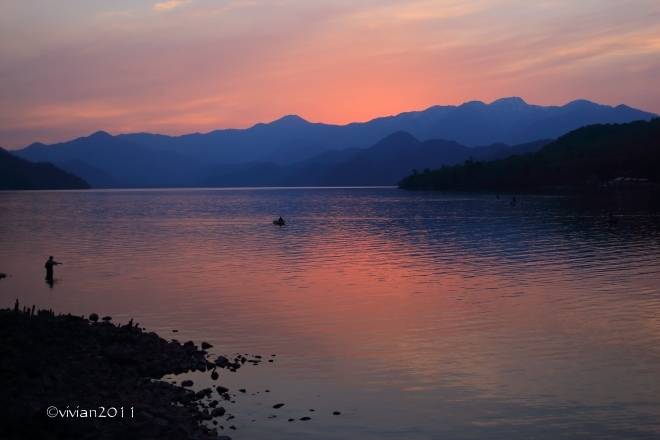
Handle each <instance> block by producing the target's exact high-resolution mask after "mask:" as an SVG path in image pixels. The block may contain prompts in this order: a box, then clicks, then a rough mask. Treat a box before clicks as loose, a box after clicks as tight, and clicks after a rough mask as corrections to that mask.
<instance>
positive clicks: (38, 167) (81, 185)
mask: <svg viewBox="0 0 660 440" xmlns="http://www.w3.org/2000/svg"><path fill="white" fill-rule="evenodd" d="M89 187H90V186H89V184H88V183H87V182H85V181H84V180H83V179H81V178H80V177H78V176H76V175H74V174H71V173H67V172H66V171H64V170H61V169H59V168H58V167H56V166H55V165H53V164H52V163H45V162H39V163H32V162H29V161H27V160H25V159H22V158H20V157H17V156H15V155H13V154H11V153H10V152H8V151H6V150H4V149H2V148H0V190H37V189H89Z"/></svg>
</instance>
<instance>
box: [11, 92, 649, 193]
mask: <svg viewBox="0 0 660 440" xmlns="http://www.w3.org/2000/svg"><path fill="white" fill-rule="evenodd" d="M652 116H653V115H652V114H651V113H647V112H643V111H640V110H636V109H632V108H630V107H628V106H625V105H620V106H617V107H610V106H603V105H599V104H594V103H592V102H589V101H585V100H577V101H573V102H570V103H568V104H566V105H564V106H561V107H541V106H535V105H528V104H527V103H525V101H524V100H522V99H521V98H517V97H513V98H502V99H498V100H497V101H494V102H492V103H490V104H485V103H483V102H480V101H471V102H467V103H464V104H462V105H459V106H433V107H430V108H428V109H426V110H423V111H415V112H407V113H401V114H399V115H396V116H387V117H381V118H376V119H373V120H371V121H368V122H364V123H351V124H347V125H343V126H339V125H329V124H322V123H310V122H307V121H305V120H304V119H303V118H301V117H299V116H296V115H287V116H284V117H282V118H280V119H278V120H276V121H273V122H270V123H267V124H264V123H260V124H256V125H254V126H253V127H250V128H248V129H228V130H215V131H212V132H210V133H207V134H200V133H193V134H187V135H183V136H165V135H153V134H148V133H134V134H124V135H118V136H111V135H109V134H108V133H105V132H102V131H101V132H96V133H94V134H92V135H91V136H88V137H82V138H78V139H75V140H73V141H69V142H63V143H59V144H55V145H43V144H40V143H35V144H32V145H30V146H29V147H27V148H25V149H23V150H19V151H15V154H16V155H18V156H21V157H23V158H26V159H28V160H31V161H35V162H36V161H49V162H53V163H57V164H61V165H62V166H64V167H68V169H69V170H72V171H73V170H75V171H77V172H78V173H80V174H81V175H84V177H85V178H86V179H88V180H89V181H90V182H94V183H93V185H94V186H95V187H107V186H112V185H116V186H121V187H166V186H175V187H176V186H199V185H210V186H244V185H248V186H255V185H260V186H261V185H266V186H270V185H279V184H282V183H283V182H298V183H297V184H299V185H305V186H306V185H318V184H319V182H330V181H333V182H337V181H338V180H337V179H338V177H336V176H338V175H341V174H342V172H339V171H337V170H344V172H343V176H344V179H345V180H346V181H347V182H349V181H350V182H355V181H358V180H360V181H362V180H363V179H361V178H359V179H358V177H356V176H350V175H349V174H351V173H359V172H360V171H358V170H359V169H360V167H361V166H362V167H363V168H364V169H363V170H362V172H363V173H366V174H365V175H370V176H378V178H377V179H376V177H374V179H375V180H374V182H375V181H376V180H377V181H379V182H380V181H384V180H386V179H385V177H384V176H390V177H391V179H392V181H391V184H394V183H395V182H396V181H397V180H399V179H400V178H402V177H403V176H405V175H406V174H408V173H410V171H411V170H412V169H413V168H418V169H424V168H427V167H431V168H433V167H440V166H442V165H452V164H455V163H459V162H462V161H464V160H465V159H467V158H468V157H470V156H473V157H474V158H478V159H485V158H487V157H491V158H495V157H502V156H501V155H502V154H509V155H510V154H519V153H524V152H527V151H536V150H535V149H537V148H540V146H539V145H541V146H542V144H543V143H544V142H546V143H547V141H538V140H539V139H554V138H556V137H558V136H560V135H562V134H564V133H566V132H568V131H570V130H572V129H574V128H577V127H580V126H582V125H585V124H586V123H593V122H628V121H632V120H636V119H650V118H651V117H652ZM535 142H541V144H536V143H535ZM508 145H517V146H516V147H515V148H516V149H511V147H508ZM525 145H526V146H525ZM354 157H360V158H363V159H365V160H366V162H364V161H353V162H350V164H344V165H341V166H339V165H340V164H341V163H343V162H345V161H350V160H352V159H353V158H354ZM366 163H368V164H369V165H366ZM264 164H268V165H264ZM360 164H361V165H360ZM349 165H350V166H349ZM372 166H373V167H372ZM374 167H375V168H374ZM331 169H333V170H334V171H331ZM374 169H377V170H379V171H378V172H376V171H374ZM330 172H332V173H334V174H333V175H334V176H335V177H333V178H332V179H330V178H328V179H325V177H324V176H325V174H326V173H330ZM324 179H325V180H324ZM113 182H115V183H113Z"/></svg>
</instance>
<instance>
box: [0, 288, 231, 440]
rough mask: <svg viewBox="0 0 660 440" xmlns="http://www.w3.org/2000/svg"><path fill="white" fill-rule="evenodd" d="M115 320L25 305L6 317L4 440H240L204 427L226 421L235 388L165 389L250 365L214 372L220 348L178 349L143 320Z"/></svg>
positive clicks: (1, 334)
mask: <svg viewBox="0 0 660 440" xmlns="http://www.w3.org/2000/svg"><path fill="white" fill-rule="evenodd" d="M107 318H109V319H107ZM111 319H112V318H110V317H106V319H102V320H100V321H99V320H98V316H96V315H95V314H92V315H90V317H89V319H85V317H80V316H73V315H71V314H67V315H62V314H59V315H55V313H54V312H53V311H52V310H35V306H32V307H23V308H21V307H20V304H19V302H18V300H16V304H15V306H14V308H13V309H0V438H8V439H14V438H15V439H30V438H35V439H59V438H101V439H150V438H165V439H172V440H174V439H177V440H178V439H182V440H184V439H198V440H205V439H216V440H231V438H230V437H227V436H223V435H220V434H219V433H218V429H217V428H208V427H206V426H205V425H203V424H202V422H203V421H213V423H214V424H217V421H218V420H219V417H221V416H223V415H224V414H225V412H226V411H225V409H224V408H223V407H222V402H223V400H230V396H229V394H228V393H227V392H228V391H229V390H228V389H227V388H224V387H222V386H218V387H216V388H215V389H211V388H207V389H204V390H200V391H198V392H197V393H195V392H194V391H192V390H189V389H186V388H184V387H183V386H179V385H175V384H172V383H168V382H163V381H161V380H159V379H161V378H162V377H163V376H164V375H166V374H181V373H184V372H187V371H190V370H193V371H194V370H199V371H212V373H211V375H212V377H214V376H215V377H216V378H217V373H216V372H215V371H214V370H215V369H217V368H227V369H230V370H232V371H236V370H237V369H238V368H240V366H241V363H240V362H236V361H235V362H231V361H229V360H228V359H227V358H226V357H224V356H219V357H218V358H217V359H216V360H215V361H214V362H211V361H210V360H209V359H207V357H210V355H209V354H208V353H207V352H206V351H205V350H204V348H210V347H211V346H210V344H206V343H202V349H201V350H200V349H198V347H197V346H196V345H195V344H194V343H193V342H192V341H188V342H186V343H185V344H181V343H179V342H178V341H176V340H173V341H172V342H168V341H166V340H165V339H163V338H162V337H160V336H158V335H157V334H156V333H153V332H145V331H143V329H142V328H140V327H139V324H135V325H133V320H131V321H130V322H129V323H128V324H126V325H115V324H112V323H111V322H110V321H111ZM190 382H191V383H190V385H192V381H190ZM182 385H186V383H185V381H184V382H183V383H182ZM53 408H54V409H53ZM216 418H218V419H217V420H215V419H216ZM223 428H224V427H223ZM229 428H230V429H232V428H233V427H229Z"/></svg>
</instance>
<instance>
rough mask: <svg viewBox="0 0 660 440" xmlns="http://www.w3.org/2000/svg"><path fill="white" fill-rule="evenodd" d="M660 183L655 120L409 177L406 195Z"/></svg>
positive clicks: (580, 133)
mask: <svg viewBox="0 0 660 440" xmlns="http://www.w3.org/2000/svg"><path fill="white" fill-rule="evenodd" d="M622 176H624V177H634V178H644V179H649V180H650V181H651V182H653V183H658V182H660V118H654V119H652V120H650V121H636V122H631V123H628V124H605V125H602V124H597V125H589V126H586V127H582V128H579V129H577V130H574V131H571V132H570V133H567V134H565V135H564V136H561V137H560V138H558V139H557V140H556V141H554V142H552V143H550V144H548V145H546V146H545V147H543V148H542V149H541V150H540V151H538V152H536V153H528V154H524V155H521V156H509V157H507V158H504V159H496V160H492V161H488V162H479V161H474V160H472V159H468V160H466V161H465V163H464V164H462V165H455V166H443V167H442V168H440V169H436V170H429V169H428V168H427V169H425V170H424V171H423V172H421V173H420V172H417V171H413V173H412V174H411V175H409V176H407V177H405V178H404V179H402V180H401V181H400V182H399V187H400V188H404V189H410V190H445V189H479V190H489V189H506V188H511V189H537V188H544V187H557V186H582V185H598V184H602V183H604V182H609V181H612V180H613V179H616V178H618V177H622Z"/></svg>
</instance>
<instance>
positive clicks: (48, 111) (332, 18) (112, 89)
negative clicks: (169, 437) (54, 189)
mask: <svg viewBox="0 0 660 440" xmlns="http://www.w3.org/2000/svg"><path fill="white" fill-rule="evenodd" d="M83 6H84V7H83ZM597 6H598V7H595V5H593V4H591V2H585V3H584V4H575V3H574V2H569V1H567V0H560V1H556V2H550V3H548V2H544V3H541V4H532V3H529V2H522V1H519V0H496V1H485V0H468V1H463V2H458V1H454V0H416V1H413V2H408V1H403V0H398V1H392V2H382V1H376V0H374V1H368V2H364V3H361V4H359V5H355V4H352V3H349V2H333V3H323V2H319V3H314V4H312V3H309V2H304V1H302V0H295V1H292V2H286V3H281V2H272V1H263V2H253V1H234V2H220V3H215V2H207V1H204V0H186V1H183V0H181V1H179V0H177V1H164V2H155V1H154V2H147V1H138V2H135V3H134V4H133V5H132V6H131V7H130V8H128V9H125V10H113V9H112V8H110V9H109V6H107V5H105V4H102V3H99V4H96V3H94V2H86V3H84V4H83V3H81V2H74V4H72V5H70V6H60V7H57V8H55V7H54V6H52V5H51V6H50V8H51V9H49V7H47V6H45V5H41V7H40V8H37V6H36V5H31V4H21V5H14V6H11V7H10V6H7V5H5V6H2V7H0V8H1V9H0V12H3V14H0V15H2V16H3V18H2V19H0V20H2V21H0V23H2V26H0V29H1V30H0V37H2V38H0V41H1V42H0V61H2V65H3V71H2V76H1V77H0V81H1V83H0V87H1V94H0V145H1V146H3V147H5V148H22V147H24V146H26V145H28V144H29V143H31V142H34V141H41V142H45V143H52V142H57V141H65V140H69V139H72V138H75V137H78V136H83V135H88V134H90V133H92V132H94V131H97V130H105V131H108V132H110V133H112V134H119V133H127V132H140V131H146V132H155V133H162V134H169V135H181V134H186V133H191V132H209V131H212V130H216V129H223V128H248V127H250V126H252V125H254V124H256V123H259V122H270V121H273V120H276V119H278V118H280V117H282V116H284V115H287V114H297V115H299V116H301V117H303V118H304V119H306V120H308V121H310V122H324V123H329V124H347V123H350V122H364V121H368V120H370V119H373V118H376V117H380V116H388V115H394V114H398V113H401V112H404V111H414V110H423V109H426V108H428V107H431V106H433V105H460V104H461V103H463V102H467V101H471V100H480V101H484V102H491V101H494V100H496V99H498V98H501V97H506V96H520V97H522V98H523V99H525V100H526V101H527V102H528V103H531V104H538V105H563V104H565V103H567V102H570V101H572V100H575V99H589V100H591V101H594V102H598V103H600V104H607V105H618V104H622V103H625V104H627V105H630V106H633V107H637V108H640V109H642V110H646V111H652V112H656V113H660V104H658V103H660V89H659V88H658V86H657V84H656V83H657V81H656V79H657V73H658V71H660V57H659V56H658V55H659V54H660V44H659V43H658V42H659V41H660V24H658V20H657V19H655V18H654V17H657V14H659V13H660V5H659V4H658V3H657V2H654V1H650V0H637V1H634V2H628V3H626V4H625V5H622V4H619V2H615V1H605V2H600V3H598V5H597Z"/></svg>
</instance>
